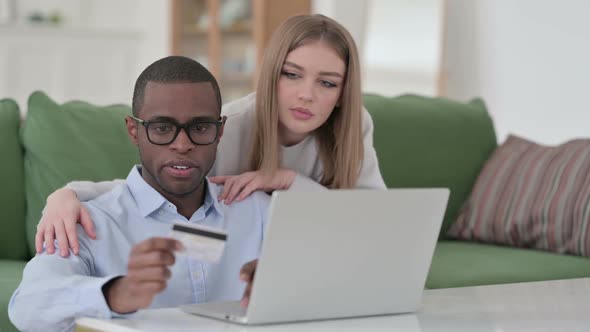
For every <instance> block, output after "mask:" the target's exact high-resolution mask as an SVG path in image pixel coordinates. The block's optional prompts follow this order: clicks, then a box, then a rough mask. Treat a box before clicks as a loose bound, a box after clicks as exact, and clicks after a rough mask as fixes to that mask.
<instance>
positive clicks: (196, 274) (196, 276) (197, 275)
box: [193, 271, 201, 279]
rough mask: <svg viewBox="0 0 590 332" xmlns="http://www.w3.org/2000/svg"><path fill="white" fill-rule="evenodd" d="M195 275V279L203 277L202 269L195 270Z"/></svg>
mask: <svg viewBox="0 0 590 332" xmlns="http://www.w3.org/2000/svg"><path fill="white" fill-rule="evenodd" d="M193 277H195V279H199V278H200V277H201V272H200V271H195V272H193Z"/></svg>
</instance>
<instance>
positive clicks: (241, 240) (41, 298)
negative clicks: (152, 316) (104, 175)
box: [8, 166, 269, 331]
mask: <svg viewBox="0 0 590 332" xmlns="http://www.w3.org/2000/svg"><path fill="white" fill-rule="evenodd" d="M140 169H141V168H140V167H138V166H136V167H134V168H133V169H132V170H131V172H130V173H129V176H128V177H127V181H126V184H123V185H119V186H117V187H115V188H114V189H113V190H112V191H110V192H108V193H106V194H104V195H102V196H99V197H97V198H96V199H93V200H91V201H89V202H87V203H84V204H85V206H86V208H87V209H88V212H89V213H90V216H91V217H92V220H93V221H94V223H95V226H96V235H97V239H96V240H92V239H90V238H89V237H88V236H87V235H86V233H85V232H84V231H83V229H82V228H81V227H80V226H79V225H78V236H79V240H80V252H79V255H78V256H74V255H73V254H70V256H69V257H67V258H62V257H60V256H59V255H58V254H53V255H48V254H46V253H42V254H38V255H37V256H35V257H34V258H33V259H32V260H31V261H30V262H29V263H28V264H27V266H26V267H25V270H24V272H23V279H22V281H21V284H20V286H19V288H18V289H17V290H16V291H15V292H14V294H13V295H12V298H11V299H10V304H9V310H8V311H9V315H10V320H11V321H12V322H13V324H15V326H16V327H17V328H19V329H20V330H40V329H42V330H44V331H64V330H66V331H67V330H72V329H73V327H74V318H76V317H80V316H91V317H104V318H108V317H113V316H116V313H114V312H111V310H110V308H109V307H108V305H107V303H106V301H105V298H104V295H103V293H102V286H103V285H104V284H105V283H107V282H108V281H109V280H111V279H112V278H114V277H117V276H122V275H125V274H126V273H127V262H128V259H129V254H130V252H131V248H132V247H133V246H134V245H135V244H137V243H139V242H141V241H143V240H146V239H148V238H150V237H156V236H157V237H162V236H168V235H169V233H170V231H171V229H172V224H173V223H175V222H184V223H189V224H198V225H205V226H208V227H213V228H218V229H222V230H224V231H225V232H227V235H228V238H227V243H226V246H225V250H224V253H223V255H222V257H221V260H220V261H219V262H217V263H206V262H200V261H195V260H191V259H190V258H187V257H186V256H184V255H176V263H175V264H174V265H173V266H172V267H171V271H172V277H171V278H170V279H169V280H168V285H167V287H166V289H165V290H164V291H162V292H161V293H159V294H158V295H157V296H156V297H155V298H154V300H153V302H152V304H151V306H150V308H162V307H175V306H178V305H181V304H189V303H200V302H209V301H228V300H239V299H240V298H241V296H242V293H243V291H244V287H245V284H244V283H243V282H241V281H240V280H239V271H240V268H241V267H242V265H244V264H245V263H246V262H249V261H251V260H253V259H256V258H258V256H259V254H260V249H261V244H262V239H263V234H264V227H265V223H266V213H267V208H268V203H269V196H268V195H266V194H264V193H261V192H255V193H254V194H252V195H250V196H249V197H248V198H247V199H245V200H243V201H241V202H233V203H232V204H231V205H229V206H226V205H225V204H223V203H220V202H218V201H217V197H218V195H219V193H220V191H219V189H220V187H218V186H217V185H215V184H213V183H210V182H208V181H207V183H206V184H207V185H206V193H205V200H204V204H203V205H202V206H201V207H200V208H199V209H198V210H197V211H196V212H195V213H194V214H193V215H192V216H191V218H190V219H189V220H187V219H186V218H185V217H183V216H182V215H180V214H178V213H177V211H176V207H175V206H174V204H172V203H170V202H169V201H168V200H166V198H164V196H162V195H161V194H160V193H158V192H157V191H156V190H155V189H154V188H153V187H151V186H150V185H149V184H148V183H147V182H145V180H144V179H143V178H142V176H141V174H140Z"/></svg>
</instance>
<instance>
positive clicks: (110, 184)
mask: <svg viewBox="0 0 590 332" xmlns="http://www.w3.org/2000/svg"><path fill="white" fill-rule="evenodd" d="M121 183H125V180H122V179H117V180H113V181H102V182H91V181H73V182H70V183H68V184H67V185H66V188H68V189H71V190H73V191H74V192H75V193H76V196H78V199H79V200H80V201H82V202H85V201H89V200H91V199H93V198H96V197H98V196H100V195H102V194H104V193H106V192H108V191H110V190H112V189H113V188H115V187H116V186H117V185H119V184H121Z"/></svg>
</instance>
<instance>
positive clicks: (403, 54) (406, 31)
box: [312, 0, 443, 96]
mask: <svg viewBox="0 0 590 332" xmlns="http://www.w3.org/2000/svg"><path fill="white" fill-rule="evenodd" d="M312 4H313V6H312V12H314V13H320V14H324V15H326V16H329V17H331V18H333V19H335V20H337V21H338V22H340V23H341V24H342V25H343V26H344V27H346V28H347V29H348V30H349V31H350V33H351V34H352V36H353V38H354V39H355V41H356V43H357V46H358V48H359V53H360V58H361V63H362V71H363V91H365V92H371V93H378V94H382V95H386V96H394V95H398V94H402V93H419V94H425V95H436V94H437V93H438V77H439V70H440V55H441V53H442V51H441V45H442V41H441V40H442V24H443V22H442V1H441V0H364V1H358V0H314V1H313V2H312Z"/></svg>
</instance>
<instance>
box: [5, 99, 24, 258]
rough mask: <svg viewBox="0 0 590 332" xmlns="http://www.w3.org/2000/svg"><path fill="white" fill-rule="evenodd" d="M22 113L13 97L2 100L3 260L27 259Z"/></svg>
mask: <svg viewBox="0 0 590 332" xmlns="http://www.w3.org/2000/svg"><path fill="white" fill-rule="evenodd" d="M19 127H20V112H19V108H18V105H17V104H16V102H15V101H14V100H12V99H2V100H0V156H1V161H0V211H2V214H1V215H0V229H1V232H2V239H1V240H0V259H21V260H22V259H27V258H28V257H29V253H28V252H27V242H26V236H25V227H24V220H25V178H24V168H23V151H22V149H21V146H20V143H19V137H18V132H19Z"/></svg>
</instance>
